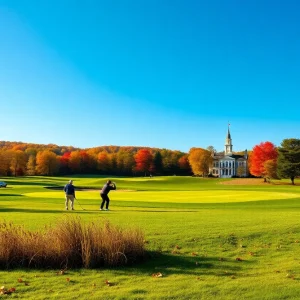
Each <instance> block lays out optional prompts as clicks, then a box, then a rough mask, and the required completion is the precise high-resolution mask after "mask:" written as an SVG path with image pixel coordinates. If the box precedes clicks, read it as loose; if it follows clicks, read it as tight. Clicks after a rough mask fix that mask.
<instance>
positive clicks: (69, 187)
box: [64, 180, 75, 210]
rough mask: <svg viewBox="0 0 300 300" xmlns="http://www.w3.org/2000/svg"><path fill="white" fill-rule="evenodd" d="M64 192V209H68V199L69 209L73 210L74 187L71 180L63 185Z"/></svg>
mask: <svg viewBox="0 0 300 300" xmlns="http://www.w3.org/2000/svg"><path fill="white" fill-rule="evenodd" d="M64 192H65V193H66V210H68V209H69V200H70V202H71V209H72V210H74V199H75V188H74V185H73V180H70V181H69V183H67V184H66V185H65V186H64Z"/></svg>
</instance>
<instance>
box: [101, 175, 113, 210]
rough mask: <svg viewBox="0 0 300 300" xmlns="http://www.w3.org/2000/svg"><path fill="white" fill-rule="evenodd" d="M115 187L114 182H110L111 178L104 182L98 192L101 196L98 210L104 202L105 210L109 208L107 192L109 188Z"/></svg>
mask: <svg viewBox="0 0 300 300" xmlns="http://www.w3.org/2000/svg"><path fill="white" fill-rule="evenodd" d="M116 188H117V187H116V184H115V183H114V182H111V180H107V182H106V183H105V184H104V186H103V188H102V190H101V192H100V196H101V198H102V203H101V206H100V210H103V207H104V204H105V203H106V206H105V210H109V208H108V207H109V201H110V200H109V198H108V193H109V192H110V191H111V190H115V189H116Z"/></svg>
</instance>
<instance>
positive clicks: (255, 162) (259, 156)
mask: <svg viewBox="0 0 300 300" xmlns="http://www.w3.org/2000/svg"><path fill="white" fill-rule="evenodd" d="M277 156H278V152H277V149H276V147H275V145H274V144H273V143H271V142H268V141H267V142H261V143H260V144H259V145H256V146H254V147H253V151H252V153H251V156H250V159H251V162H250V168H249V170H250V173H251V174H252V175H254V176H260V177H263V178H264V180H265V181H266V179H267V177H268V173H269V171H270V168H269V166H270V161H273V165H274V163H275V162H276V160H277ZM267 161H269V162H268V163H267V164H266V162H267ZM266 166H267V169H266Z"/></svg>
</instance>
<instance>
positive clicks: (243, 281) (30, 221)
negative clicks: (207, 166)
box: [0, 176, 300, 299]
mask: <svg viewBox="0 0 300 300" xmlns="http://www.w3.org/2000/svg"><path fill="white" fill-rule="evenodd" d="M72 179H74V185H75V187H76V188H77V190H76V196H77V199H78V201H79V203H80V204H81V206H82V207H83V208H84V210H82V208H81V207H80V206H79V204H78V202H77V203H76V202H75V211H65V210H64V193H63V191H62V188H63V186H64V184H65V183H67V182H68V180H69V178H62V177H22V178H1V180H4V181H6V182H7V183H8V187H7V188H2V189H0V219H1V221H4V220H5V221H12V222H13V223H14V224H21V225H24V226H25V227H26V228H27V229H30V230H43V228H44V226H45V225H54V224H55V223H56V222H58V221H59V220H61V219H62V218H64V217H67V216H70V215H71V216H75V215H76V216H80V218H81V219H82V221H83V222H92V221H95V220H109V221H110V222H111V223H113V224H116V225H120V226H121V227H124V228H128V227H138V228H141V229H142V230H143V232H144V233H145V239H146V241H145V243H146V244H145V245H146V249H147V250H148V252H149V258H148V259H147V261H145V262H144V263H142V264H140V265H135V266H130V267H122V268H113V269H97V270H85V269H80V270H67V272H66V273H65V274H64V275H58V274H57V273H58V271H59V270H28V269H21V270H2V271H1V272H0V286H5V287H7V288H11V287H15V288H16V292H15V293H13V294H11V295H10V296H9V297H11V298H19V299H299V296H298V289H299V282H300V257H299V254H300V224H299V223H300V222H299V220H300V182H299V179H298V180H296V185H295V186H292V185H290V184H289V182H288V181H275V182H273V183H272V184H267V183H266V184H261V181H262V180H258V181H257V184H253V182H251V184H249V182H248V180H247V179H245V180H244V181H243V179H239V180H238V181H236V180H235V179H226V180H224V179H223V180H222V179H203V178H197V177H179V176H171V177H154V178H141V177H139V178H112V180H113V181H115V182H116V184H117V191H112V192H111V193H110V194H109V195H110V198H111V204H110V208H111V211H109V212H106V211H99V205H100V202H101V201H100V196H99V190H100V188H101V187H102V185H103V184H104V182H105V181H106V178H104V177H102V178H101V177H96V176H86V177H84V176H80V177H73V178H72ZM235 182H236V184H235ZM158 273H161V274H162V277H155V276H152V275H153V274H158ZM20 278H21V279H22V282H18V279H20ZM105 280H108V281H109V282H110V283H111V284H110V285H107V284H106V283H105ZM24 282H26V283H27V284H24ZM1 297H4V296H1V295H0V298H1Z"/></svg>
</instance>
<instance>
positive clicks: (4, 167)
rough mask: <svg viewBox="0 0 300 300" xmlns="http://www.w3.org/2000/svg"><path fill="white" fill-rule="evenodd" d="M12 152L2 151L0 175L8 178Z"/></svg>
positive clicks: (0, 151) (0, 155)
mask: <svg viewBox="0 0 300 300" xmlns="http://www.w3.org/2000/svg"><path fill="white" fill-rule="evenodd" d="M10 153H11V151H6V150H0V175H2V176H7V175H9V174H10V168H9V166H10V160H11V154H10Z"/></svg>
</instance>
